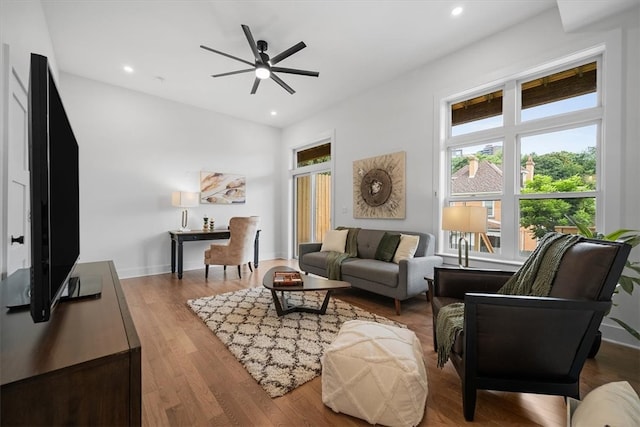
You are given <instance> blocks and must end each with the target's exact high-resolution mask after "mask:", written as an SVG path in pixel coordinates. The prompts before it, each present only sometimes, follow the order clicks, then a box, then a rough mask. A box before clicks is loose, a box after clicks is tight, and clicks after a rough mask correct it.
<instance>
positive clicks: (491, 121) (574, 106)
mask: <svg viewBox="0 0 640 427" xmlns="http://www.w3.org/2000/svg"><path fill="white" fill-rule="evenodd" d="M596 105H597V94H595V93H591V94H587V95H582V96H576V97H574V98H570V99H566V100H562V101H557V102H552V103H549V104H544V105H541V106H537V107H533V108H528V109H526V110H523V111H522V121H529V120H535V119H538V118H543V117H550V116H554V115H558V114H562V113H568V112H573V111H578V110H582V109H586V108H592V107H595V106H596ZM502 125H503V123H502V116H496V117H490V118H488V119H484V120H477V121H475V122H471V123H465V124H463V125H459V126H455V127H454V128H453V129H452V135H453V136H457V135H463V134H467V133H471V132H476V131H479V130H484V129H491V128H495V127H499V126H502ZM597 134H598V127H597V125H595V124H593V125H589V126H583V127H580V128H574V129H568V130H563V131H559V132H551V133H547V134H542V135H532V136H527V137H523V138H522V140H521V142H522V153H524V154H529V153H531V152H535V153H536V154H539V155H540V154H547V153H553V152H558V151H570V152H574V153H580V152H582V151H585V150H586V149H587V148H588V147H595V146H596V143H597ZM497 143H498V144H499V142H497ZM477 151H478V146H474V147H467V148H464V149H463V151H462V152H463V154H464V155H467V154H473V153H475V152H477Z"/></svg>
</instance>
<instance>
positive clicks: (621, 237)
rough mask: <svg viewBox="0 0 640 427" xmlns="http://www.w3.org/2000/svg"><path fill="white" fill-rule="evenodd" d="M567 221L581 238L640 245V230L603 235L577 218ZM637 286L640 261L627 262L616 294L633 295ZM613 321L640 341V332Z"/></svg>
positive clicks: (615, 320)
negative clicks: (621, 292) (576, 229)
mask: <svg viewBox="0 0 640 427" xmlns="http://www.w3.org/2000/svg"><path fill="white" fill-rule="evenodd" d="M567 220H568V221H569V222H570V223H571V224H573V225H574V226H576V227H577V228H578V234H580V235H581V236H585V237H588V238H591V239H600V240H608V241H622V242H625V243H627V244H629V245H631V247H632V248H635V247H636V246H638V245H639V244H640V230H632V229H628V228H621V229H619V230H616V231H614V232H613V233H609V234H602V233H599V232H598V231H596V230H592V229H590V228H589V227H588V226H587V225H586V224H587V223H585V222H582V221H580V220H577V219H576V218H573V217H571V216H567ZM635 286H640V261H632V260H627V262H626V263H625V266H624V270H623V271H622V275H621V276H620V280H619V282H618V286H617V287H616V290H615V291H614V292H615V293H616V294H619V289H622V290H623V291H624V292H626V293H627V294H629V295H633V290H634V288H635ZM611 320H613V321H614V322H616V323H618V324H619V325H620V326H622V327H623V328H624V329H625V330H626V331H627V332H629V333H630V334H631V335H633V336H634V337H635V338H636V339H637V340H638V341H640V333H638V331H636V330H635V329H633V328H632V327H631V326H629V325H628V324H626V323H625V322H623V321H622V320H620V319H616V318H614V317H611Z"/></svg>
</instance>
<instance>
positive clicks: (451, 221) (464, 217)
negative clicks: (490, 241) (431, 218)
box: [442, 206, 487, 233]
mask: <svg viewBox="0 0 640 427" xmlns="http://www.w3.org/2000/svg"><path fill="white" fill-rule="evenodd" d="M442 229H443V230H450V231H462V232H465V233H486V232H487V208H485V207H483V206H448V207H445V208H444V209H443V210H442Z"/></svg>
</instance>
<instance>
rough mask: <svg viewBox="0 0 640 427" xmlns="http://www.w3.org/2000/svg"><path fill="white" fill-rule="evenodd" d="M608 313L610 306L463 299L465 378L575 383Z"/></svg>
mask: <svg viewBox="0 0 640 427" xmlns="http://www.w3.org/2000/svg"><path fill="white" fill-rule="evenodd" d="M610 307H611V301H590V300H572V299H564V298H550V297H529V296H513V295H490V294H473V293H471V294H467V295H466V297H465V314H464V316H465V319H464V333H465V337H464V340H465V341H464V358H465V369H471V370H473V371H474V372H470V371H469V372H467V374H470V375H473V376H474V377H501V378H524V377H529V378H531V377H532V376H533V377H536V378H538V379H539V380H540V381H541V382H544V380H545V379H549V378H555V379H558V378H563V379H567V380H572V381H575V380H576V379H577V378H578V377H579V375H580V370H581V369H582V365H583V364H584V361H585V360H586V357H587V354H588V352H589V349H590V347H591V344H592V342H593V338H594V336H595V333H596V331H597V329H598V327H599V326H600V322H601V321H602V318H603V317H604V314H605V313H606V311H607V310H608V309H609V308H610ZM530 391H532V392H535V391H536V390H535V389H531V390H530Z"/></svg>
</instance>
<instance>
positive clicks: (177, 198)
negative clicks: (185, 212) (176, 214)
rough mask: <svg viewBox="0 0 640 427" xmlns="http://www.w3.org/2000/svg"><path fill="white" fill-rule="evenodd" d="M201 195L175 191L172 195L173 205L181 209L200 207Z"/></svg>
mask: <svg viewBox="0 0 640 427" xmlns="http://www.w3.org/2000/svg"><path fill="white" fill-rule="evenodd" d="M199 197H200V193H190V192H187V191H174V192H173V193H171V205H172V206H177V207H180V208H192V207H194V206H198V201H199V200H198V199H199Z"/></svg>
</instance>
